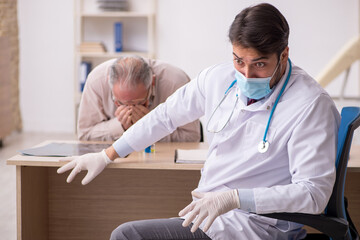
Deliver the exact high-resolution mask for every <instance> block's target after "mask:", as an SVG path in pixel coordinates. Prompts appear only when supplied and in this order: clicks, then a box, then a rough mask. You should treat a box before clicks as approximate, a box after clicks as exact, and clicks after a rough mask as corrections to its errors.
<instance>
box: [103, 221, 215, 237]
mask: <svg viewBox="0 0 360 240" xmlns="http://www.w3.org/2000/svg"><path fill="white" fill-rule="evenodd" d="M183 221H184V220H183V219H180V218H170V219H149V220H140V221H132V222H127V223H124V224H121V225H120V226H119V227H117V228H116V229H115V230H114V231H113V232H112V233H111V237H110V240H120V239H121V240H180V239H181V240H187V239H188V240H190V239H192V240H194V239H197V240H211V238H209V237H208V236H207V235H206V234H205V233H204V232H203V231H202V230H201V229H197V230H196V232H194V233H192V232H190V229H191V226H192V224H191V225H190V226H188V227H183V226H182V225H181V224H182V222H183Z"/></svg>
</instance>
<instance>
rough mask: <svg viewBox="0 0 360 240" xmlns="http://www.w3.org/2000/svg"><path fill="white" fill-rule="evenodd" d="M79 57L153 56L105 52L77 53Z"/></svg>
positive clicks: (142, 53)
mask: <svg viewBox="0 0 360 240" xmlns="http://www.w3.org/2000/svg"><path fill="white" fill-rule="evenodd" d="M77 54H78V56H79V57H82V58H117V57H120V56H124V55H138V56H141V57H150V56H152V55H153V54H152V53H149V52H118V53H116V52H105V53H97V52H94V53H91V52H89V53H84V52H78V53H77Z"/></svg>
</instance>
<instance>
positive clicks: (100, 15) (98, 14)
mask: <svg viewBox="0 0 360 240" xmlns="http://www.w3.org/2000/svg"><path fill="white" fill-rule="evenodd" d="M80 16H81V17H84V18H86V17H91V18H103V17H105V18H107V17H110V18H114V17H124V18H125V17H129V18H131V17H144V18H150V17H153V16H154V14H153V13H141V12H93V13H81V15H80Z"/></svg>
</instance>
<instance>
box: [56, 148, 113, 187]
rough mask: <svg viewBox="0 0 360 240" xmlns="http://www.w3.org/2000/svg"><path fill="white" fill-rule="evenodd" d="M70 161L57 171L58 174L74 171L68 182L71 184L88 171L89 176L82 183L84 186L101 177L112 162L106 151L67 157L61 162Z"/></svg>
mask: <svg viewBox="0 0 360 240" xmlns="http://www.w3.org/2000/svg"><path fill="white" fill-rule="evenodd" d="M64 161H70V162H69V163H67V164H65V165H64V166H62V167H61V168H59V169H58V170H57V173H59V174H61V173H64V172H66V171H69V170H71V169H72V171H71V173H70V174H69V176H68V178H67V179H66V182H68V183H70V182H71V181H72V180H73V179H74V178H75V176H76V175H77V174H78V173H79V172H81V171H83V170H87V171H88V172H87V174H86V176H85V177H84V179H83V180H82V181H81V184H82V185H86V184H88V183H89V182H91V181H92V180H93V179H94V178H95V177H96V176H97V175H99V174H100V173H101V172H102V170H104V168H105V167H106V166H107V165H108V164H109V163H111V162H112V161H111V160H110V158H109V157H108V156H107V155H106V152H105V149H104V150H102V151H101V152H99V153H88V154H85V155H82V156H74V157H65V158H62V159H60V162H64Z"/></svg>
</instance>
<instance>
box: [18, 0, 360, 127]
mask: <svg viewBox="0 0 360 240" xmlns="http://www.w3.org/2000/svg"><path fill="white" fill-rule="evenodd" d="M259 2H263V1H248V0H242V1H239V0H196V1H194V0H158V4H157V17H156V18H157V44H156V46H157V56H158V58H160V59H162V60H165V61H168V62H170V63H172V64H175V65H178V66H180V67H181V68H183V69H184V70H185V71H186V72H187V73H188V74H189V75H190V76H191V77H195V76H196V75H197V73H198V72H199V71H200V70H201V69H203V68H205V67H207V66H209V65H212V64H215V63H217V62H221V61H227V60H231V58H232V56H231V46H230V44H229V42H228V38H227V32H228V28H229V26H230V24H231V22H232V20H233V18H234V17H235V15H236V14H237V13H238V12H240V11H241V9H243V8H244V7H247V6H249V5H252V4H255V3H259ZM267 2H270V3H272V4H274V5H275V6H277V7H278V8H279V10H280V11H281V12H282V13H283V14H284V15H285V17H286V18H287V19H288V22H289V25H290V29H291V32H290V41H289V47H290V57H291V59H292V61H293V62H294V63H295V64H297V65H299V66H301V67H302V68H304V69H305V70H306V71H307V72H308V73H309V74H310V75H312V76H313V77H316V75H317V74H318V73H319V72H320V71H321V69H322V68H324V66H325V65H326V63H327V62H328V61H329V59H331V58H332V57H333V56H334V55H335V53H336V52H337V51H338V50H339V49H340V48H341V47H342V46H343V45H344V44H345V43H346V42H347V41H349V40H350V39H351V38H353V37H355V36H357V34H358V32H359V19H358V18H359V2H358V1H357V0H347V1H341V0H317V1H312V0H292V1H285V0H276V1H275V0H274V1H267ZM18 5H19V25H20V90H21V92H20V94H21V95H20V96H21V111H22V117H23V125H24V130H25V131H55V132H59V131H63V132H71V131H73V130H74V126H73V123H74V112H73V88H74V83H73V77H74V73H73V50H74V49H73V39H74V38H73V2H72V0H63V1H60V0H57V1H56V0H52V1H45V0H32V1H27V0H19V2H18ZM341 77H342V76H340V78H339V80H337V81H336V83H333V84H331V85H329V86H328V87H327V90H328V91H329V92H330V93H331V94H332V95H337V94H338V93H339V85H340V83H341V82H342V79H341ZM350 78H351V84H350V86H348V87H347V89H346V93H347V94H348V95H359V92H360V91H359V89H360V87H359V73H358V67H357V65H356V64H355V69H352V71H351V75H350ZM354 104H358V103H356V102H355V103H354Z"/></svg>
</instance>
